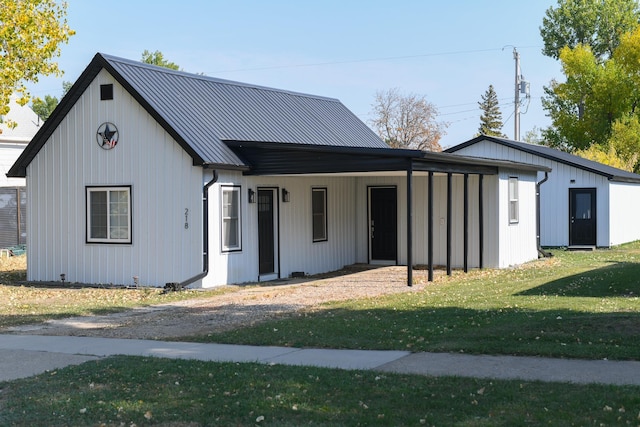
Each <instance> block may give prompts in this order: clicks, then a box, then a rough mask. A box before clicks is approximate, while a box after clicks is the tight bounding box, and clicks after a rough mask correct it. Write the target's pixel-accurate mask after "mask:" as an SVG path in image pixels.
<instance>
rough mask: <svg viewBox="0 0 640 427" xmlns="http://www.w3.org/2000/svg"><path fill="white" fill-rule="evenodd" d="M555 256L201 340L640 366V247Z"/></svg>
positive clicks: (332, 305)
mask: <svg viewBox="0 0 640 427" xmlns="http://www.w3.org/2000/svg"><path fill="white" fill-rule="evenodd" d="M553 253H554V255H555V256H554V257H553V258H550V259H542V260H538V261H534V262H531V263H529V264H526V265H524V266H520V267H517V268H513V269H507V270H484V271H472V272H470V273H469V274H464V273H462V272H454V274H453V276H452V277H449V278H447V277H444V278H441V279H438V280H437V281H436V282H434V283H433V284H428V285H427V287H426V288H425V289H424V290H423V291H419V292H410V293H405V294H396V295H390V296H382V297H378V298H371V299H360V300H353V301H347V302H339V303H329V304H325V305H323V306H322V308H321V309H319V310H315V311H313V312H304V313H299V314H297V315H295V316H293V317H289V318H285V319H280V320H277V321H270V322H267V323H262V324H259V325H256V326H254V327H248V328H244V329H238V330H234V331H229V332H225V333H219V334H210V335H207V336H200V337H194V338H193V340H196V341H202V342H221V343H237V344H255V345H280V346H294V347H318V348H323V347H324V348H353V349H385V350H391V349H394V350H410V351H437V352H467V353H481V354H514V355H534V356H548V357H567V358H586V359H620V360H640V340H639V339H638V336H639V335H640V298H639V296H640V243H638V242H635V243H632V244H628V245H624V246H621V247H616V248H613V249H607V250H597V251H593V252H568V251H563V250H555V251H553Z"/></svg>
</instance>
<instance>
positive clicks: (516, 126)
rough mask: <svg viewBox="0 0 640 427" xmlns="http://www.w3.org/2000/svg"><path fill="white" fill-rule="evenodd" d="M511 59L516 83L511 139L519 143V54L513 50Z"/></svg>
mask: <svg viewBox="0 0 640 427" xmlns="http://www.w3.org/2000/svg"><path fill="white" fill-rule="evenodd" d="M513 59H515V61H516V82H515V87H516V91H515V97H514V105H515V110H514V112H513V139H514V140H515V141H520V54H519V53H518V51H517V50H516V48H515V46H514V48H513Z"/></svg>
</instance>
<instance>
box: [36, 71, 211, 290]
mask: <svg viewBox="0 0 640 427" xmlns="http://www.w3.org/2000/svg"><path fill="white" fill-rule="evenodd" d="M100 84H113V88H114V99H117V100H118V102H114V101H109V100H106V101H101V100H100ZM116 106H117V107H116ZM104 122H112V123H114V124H115V125H116V126H117V128H118V132H119V141H118V144H117V146H116V147H115V148H114V149H112V150H103V149H102V148H100V147H99V146H98V144H97V141H96V132H97V129H98V127H99V126H100V124H102V123H104ZM203 179H204V178H203V173H202V169H201V168H199V167H194V166H193V165H192V159H191V157H189V156H188V155H187V153H186V152H185V151H184V150H183V149H182V148H181V147H180V146H179V145H178V144H177V143H176V142H175V141H174V140H173V139H172V138H171V136H170V135H169V134H167V133H166V132H165V130H164V129H163V128H162V127H160V125H158V124H157V122H156V121H155V120H154V119H153V118H152V117H151V116H150V115H149V114H148V113H147V112H146V111H145V110H144V109H143V108H142V107H141V106H140V105H139V104H138V103H137V102H136V101H135V100H134V99H133V98H132V97H131V96H130V95H129V93H128V92H127V91H126V90H124V89H123V88H122V87H121V86H120V85H119V84H118V83H117V82H116V81H115V80H114V79H113V78H112V77H111V76H110V75H109V74H108V73H107V72H106V71H104V70H103V71H101V72H100V73H99V75H98V76H96V78H95V79H94V81H93V82H92V83H91V84H90V86H89V87H88V88H87V90H86V91H85V92H84V94H83V95H82V96H81V97H80V98H79V100H78V102H77V103H76V104H75V105H74V106H73V107H72V108H71V110H70V111H69V113H68V114H67V116H66V117H65V118H64V119H63V120H62V122H61V123H60V125H59V126H58V128H57V129H56V130H55V131H54V133H53V134H52V135H51V137H50V139H49V140H48V141H47V143H46V144H45V145H44V146H43V148H42V149H41V150H40V152H39V153H38V154H37V155H36V157H35V158H34V159H33V161H32V162H31V164H30V165H29V166H28V168H27V186H28V188H29V192H28V200H27V203H28V206H29V211H28V215H27V227H28V230H29V233H28V236H27V245H28V247H29V258H30V259H35V260H38V262H37V263H36V262H32V263H29V268H28V277H27V279H28V280H32V281H59V280H60V274H65V275H66V280H67V281H68V282H78V283H94V284H100V283H103V284H124V285H131V284H133V276H137V277H138V278H139V283H140V284H142V285H154V286H163V285H164V284H165V283H168V282H179V281H182V280H184V279H186V278H188V277H191V276H193V275H195V274H197V273H198V272H200V271H202V249H201V248H202V232H201V224H202V186H203ZM87 186H131V210H132V243H131V244H98V243H87V241H86V239H87V236H86V195H85V189H86V187H87ZM36 200H37V201H38V202H37V203H36V202H35V201H36ZM185 213H187V215H186V216H185ZM185 222H187V223H188V224H189V226H188V227H185Z"/></svg>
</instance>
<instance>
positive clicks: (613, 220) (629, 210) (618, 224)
mask: <svg viewBox="0 0 640 427" xmlns="http://www.w3.org/2000/svg"><path fill="white" fill-rule="evenodd" d="M609 202H610V205H611V210H610V212H609V219H610V224H611V225H610V233H609V236H610V240H611V245H620V244H623V243H628V242H630V241H633V240H638V239H640V220H639V219H638V212H640V185H638V184H630V183H626V182H611V183H610V184H609ZM598 214H600V212H599V211H598Z"/></svg>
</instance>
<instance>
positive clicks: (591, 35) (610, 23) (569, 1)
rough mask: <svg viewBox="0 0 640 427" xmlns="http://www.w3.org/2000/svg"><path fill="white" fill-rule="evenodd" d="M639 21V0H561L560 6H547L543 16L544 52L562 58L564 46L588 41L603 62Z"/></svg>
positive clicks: (572, 46)
mask: <svg viewBox="0 0 640 427" xmlns="http://www.w3.org/2000/svg"><path fill="white" fill-rule="evenodd" d="M638 22H640V6H638V2H637V1H636V0H558V6H557V7H556V8H553V7H550V8H549V9H547V11H546V12H545V17H544V18H543V19H542V26H541V27H540V35H541V36H542V41H543V43H544V47H543V49H542V53H543V54H544V55H546V56H549V57H551V58H554V59H559V58H560V51H561V50H562V49H563V48H564V47H569V48H570V49H573V48H575V47H577V46H578V45H585V46H589V47H591V51H592V52H593V54H594V56H595V57H596V58H597V60H598V62H601V61H603V60H605V59H607V58H609V57H611V55H612V54H613V51H614V50H615V48H616V47H617V46H618V44H619V43H620V37H621V36H622V34H624V33H626V32H629V31H631V30H633V29H634V28H635V27H636V26H637V25H638Z"/></svg>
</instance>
